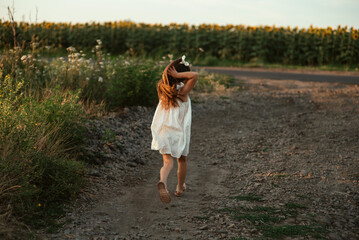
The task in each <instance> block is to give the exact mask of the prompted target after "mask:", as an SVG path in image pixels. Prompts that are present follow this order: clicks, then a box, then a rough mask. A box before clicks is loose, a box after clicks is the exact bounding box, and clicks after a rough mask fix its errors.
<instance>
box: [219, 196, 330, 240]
mask: <svg viewBox="0 0 359 240" xmlns="http://www.w3.org/2000/svg"><path fill="white" fill-rule="evenodd" d="M235 198H236V199H238V200H240V201H249V202H252V203H253V204H258V202H260V201H261V198H260V197H258V196H253V195H245V196H236V197H235ZM306 209H307V207H306V206H305V205H304V204H301V203H297V202H291V201H290V202H287V203H286V204H285V205H284V207H282V208H278V207H271V206H261V205H254V206H252V207H244V206H236V207H233V208H229V207H227V208H221V209H218V210H217V211H218V212H221V213H223V214H229V215H230V217H231V218H232V219H234V220H237V221H247V222H248V223H250V224H252V225H253V227H255V228H257V229H258V230H259V231H261V233H262V234H263V236H262V237H259V238H255V239H282V238H284V237H296V236H310V237H313V238H317V239H325V235H326V233H327V232H328V231H327V230H326V227H325V226H322V225H319V224H317V223H316V221H315V220H314V218H313V215H312V214H307V215H308V216H310V218H309V219H310V221H311V223H310V224H286V223H284V221H285V220H286V219H288V218H296V217H297V216H298V215H299V214H304V212H305V210H306ZM238 239H242V238H241V237H239V238H238Z"/></svg>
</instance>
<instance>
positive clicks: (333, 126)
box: [42, 78, 359, 239]
mask: <svg viewBox="0 0 359 240" xmlns="http://www.w3.org/2000/svg"><path fill="white" fill-rule="evenodd" d="M239 81H241V84H243V86H244V87H245V90H243V91H229V92H217V93H213V94H197V95H193V96H192V97H191V98H192V102H193V123H192V140H191V141H192V142H191V149H190V156H189V166H188V168H189V170H188V178H187V181H186V182H187V185H188V188H189V189H188V191H187V192H186V193H185V195H184V196H183V197H182V198H176V197H174V196H173V191H174V189H175V186H176V170H175V169H174V170H173V172H172V174H171V176H170V179H169V190H170V191H171V193H172V196H173V197H172V202H171V203H170V204H168V205H164V204H162V203H161V202H160V201H159V199H158V196H157V191H156V183H157V181H158V178H159V169H160V167H161V159H160V155H159V154H158V153H157V152H151V153H148V154H146V158H148V159H147V162H148V163H147V164H146V165H144V166H141V167H140V168H138V169H137V168H136V169H135V168H132V169H133V171H131V169H129V170H128V171H127V173H126V174H125V175H124V176H122V178H121V179H122V180H121V181H112V182H109V183H108V185H107V186H106V187H104V188H103V189H102V188H101V187H99V186H101V185H100V184H99V183H97V184H96V183H93V185H94V186H96V187H97V190H96V191H95V192H92V193H91V198H88V199H87V200H79V201H78V202H76V203H74V206H82V207H76V208H74V209H73V210H72V212H71V213H69V214H68V218H69V219H70V221H69V222H68V223H67V224H66V225H65V227H64V228H63V230H61V231H60V233H58V234H42V236H43V237H44V238H48V239H258V238H261V239H280V238H286V239H316V238H322V239H359V230H358V228H357V226H358V225H359V214H358V213H359V190H358V189H359V183H358V180H359V175H358V173H359V157H358V156H359V148H358V146H359V127H358V126H359V87H358V86H356V85H340V84H333V83H313V82H305V83H303V82H299V81H283V80H281V81H269V80H264V79H248V78H247V79H246V78H241V80H239ZM148 114H149V118H151V116H152V115H153V112H152V110H151V111H149V112H148ZM147 124H150V122H147ZM147 127H149V126H147ZM144 147H148V146H144ZM111 171H116V168H114V169H112V170H111ZM98 179H106V176H102V175H101V176H100V177H98ZM99 182H100V183H101V181H99ZM101 184H103V182H102V183H101Z"/></svg>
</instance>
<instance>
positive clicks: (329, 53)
mask: <svg viewBox="0 0 359 240" xmlns="http://www.w3.org/2000/svg"><path fill="white" fill-rule="evenodd" d="M15 29H16V40H17V42H18V43H19V44H21V45H23V46H25V47H27V48H31V44H30V42H31V43H32V44H36V46H37V47H40V48H43V49H52V50H58V49H66V48H68V47H70V46H72V47H75V48H80V49H84V50H86V49H87V50H91V48H92V47H93V46H94V45H95V44H96V40H97V39H100V40H102V42H103V47H104V50H105V51H107V52H108V53H111V54H130V55H132V56H144V57H160V56H164V55H167V54H176V55H177V54H186V55H188V56H192V58H196V59H198V58H206V57H214V58H216V59H226V60H231V61H238V62H242V63H246V62H250V61H253V60H260V61H263V62H266V63H279V64H291V65H307V66H319V65H326V64H335V65H349V66H353V65H357V64H358V63H359V40H358V39H359V30H358V29H354V28H348V27H341V26H338V27H337V28H332V27H327V28H314V27H312V26H311V27H309V28H307V29H299V28H298V27H295V28H291V27H286V28H284V27H276V26H244V25H225V26H220V25H217V24H202V25H188V24H176V23H173V24H168V25H162V24H145V23H134V22H131V21H119V22H105V23H96V22H92V23H84V24H71V23H51V22H42V23H37V24H34V23H27V22H17V23H15ZM13 35H14V34H13V30H12V24H11V22H9V21H0V49H3V50H6V49H10V48H11V47H13V45H14V36H13Z"/></svg>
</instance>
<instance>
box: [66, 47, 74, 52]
mask: <svg viewBox="0 0 359 240" xmlns="http://www.w3.org/2000/svg"><path fill="white" fill-rule="evenodd" d="M66 50H67V51H69V52H75V51H76V48H74V47H68V48H66Z"/></svg>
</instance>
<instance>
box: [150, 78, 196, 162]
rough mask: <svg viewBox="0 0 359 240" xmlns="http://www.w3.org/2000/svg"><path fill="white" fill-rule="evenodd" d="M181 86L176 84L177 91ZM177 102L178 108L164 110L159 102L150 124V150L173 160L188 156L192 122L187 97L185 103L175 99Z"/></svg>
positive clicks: (189, 101)
mask: <svg viewBox="0 0 359 240" xmlns="http://www.w3.org/2000/svg"><path fill="white" fill-rule="evenodd" d="M183 86H184V84H183V83H181V84H178V85H177V89H178V90H180V89H181V88H182V87H183ZM177 102H178V107H171V108H169V109H168V110H166V109H164V108H163V107H162V105H161V101H160V102H159V103H158V105H157V108H156V112H155V115H154V116H153V120H152V124H151V132H152V144H151V149H152V150H159V152H160V153H161V154H171V156H172V157H175V158H179V157H181V155H182V156H187V155H188V152H189V143H190V138H191V121H192V109H191V99H190V98H189V97H188V100H187V102H182V101H181V100H180V99H177Z"/></svg>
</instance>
